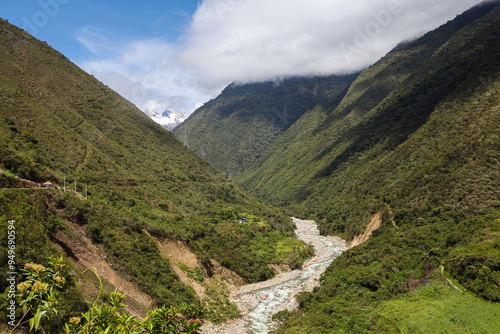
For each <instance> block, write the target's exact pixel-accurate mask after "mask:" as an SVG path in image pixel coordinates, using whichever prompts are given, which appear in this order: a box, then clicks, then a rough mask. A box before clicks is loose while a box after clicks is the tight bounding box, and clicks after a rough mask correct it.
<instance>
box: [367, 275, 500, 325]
mask: <svg viewBox="0 0 500 334" xmlns="http://www.w3.org/2000/svg"><path fill="white" fill-rule="evenodd" d="M376 311H377V312H378V313H379V314H380V315H381V316H383V317H384V318H385V319H386V320H387V321H388V322H390V323H392V324H397V325H396V326H397V330H398V333H471V334H472V333H484V334H487V333H491V334H495V333H498V329H499V328H500V305H499V304H496V303H492V302H487V301H484V300H482V299H479V298H473V297H470V296H468V295H464V294H463V293H460V292H458V291H456V290H455V289H453V288H452V287H449V286H445V285H442V284H432V285H430V286H421V287H419V288H418V290H417V291H414V292H412V293H409V294H406V295H402V296H400V297H399V298H398V299H396V300H391V301H388V302H384V303H382V304H381V305H380V306H379V307H378V308H377V309H376Z"/></svg>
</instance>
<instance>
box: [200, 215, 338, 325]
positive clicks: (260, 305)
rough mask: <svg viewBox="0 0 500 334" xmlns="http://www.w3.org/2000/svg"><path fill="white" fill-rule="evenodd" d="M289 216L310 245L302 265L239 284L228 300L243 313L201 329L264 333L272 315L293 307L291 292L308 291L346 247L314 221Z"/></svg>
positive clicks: (316, 284)
mask: <svg viewBox="0 0 500 334" xmlns="http://www.w3.org/2000/svg"><path fill="white" fill-rule="evenodd" d="M293 220H294V222H295V224H296V226H297V229H296V230H295V233H296V234H297V238H298V239H300V240H302V241H304V242H306V243H308V244H310V245H312V246H313V247H314V251H315V253H314V256H313V257H312V258H311V259H309V260H307V261H306V262H305V263H304V265H303V269H299V270H293V271H290V272H287V273H283V274H280V275H279V276H277V277H275V278H273V279H270V280H267V281H264V282H259V283H255V284H248V285H245V286H241V287H239V289H237V290H236V291H234V292H232V293H231V296H230V300H231V301H232V302H234V303H236V305H237V306H238V308H239V309H240V311H241V314H242V315H243V316H242V317H241V318H240V319H236V320H233V321H230V322H228V323H227V324H223V325H220V326H216V325H213V324H210V325H207V326H204V327H202V333H205V334H212V333H220V334H226V333H227V334H235V333H238V334H240V333H254V334H261V333H268V332H269V331H270V330H272V329H273V328H274V327H275V326H276V323H273V322H272V321H271V319H272V316H273V315H274V314H276V313H278V312H279V311H282V310H290V311H291V310H293V309H296V308H297V307H298V303H297V301H296V300H295V295H296V294H297V293H299V292H302V291H312V290H313V289H314V287H315V286H318V285H319V279H320V277H321V275H322V274H323V273H324V272H325V270H326V268H327V267H328V266H329V265H330V264H331V263H332V261H333V260H335V259H336V258H337V257H338V256H339V255H340V254H341V253H342V252H343V251H344V250H346V249H347V245H346V243H345V241H344V240H342V239H340V238H338V237H329V236H327V237H325V236H322V235H320V234H319V230H318V226H317V225H316V223H315V222H314V221H312V220H301V219H297V218H293Z"/></svg>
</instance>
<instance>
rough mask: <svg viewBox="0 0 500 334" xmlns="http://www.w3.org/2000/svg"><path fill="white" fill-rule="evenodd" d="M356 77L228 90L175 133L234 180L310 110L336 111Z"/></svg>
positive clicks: (270, 83)
mask: <svg viewBox="0 0 500 334" xmlns="http://www.w3.org/2000/svg"><path fill="white" fill-rule="evenodd" d="M355 78H356V75H347V76H342V77H339V76H330V77H313V78H289V79H284V80H282V81H276V82H265V83H254V84H244V85H237V84H231V85H230V86H228V87H227V88H226V89H225V90H224V91H223V92H222V93H221V94H220V95H219V96H218V97H217V98H216V99H215V100H212V101H210V102H208V103H207V104H205V105H204V106H203V107H201V108H199V109H198V110H196V111H195V112H194V113H193V114H192V115H191V116H190V117H189V118H188V119H187V120H186V121H185V122H184V123H182V124H181V125H180V126H178V127H177V128H175V129H174V134H175V135H176V136H177V137H178V138H179V139H180V140H181V141H184V140H185V139H187V140H188V144H189V148H190V149H192V150H193V151H194V152H196V153H197V154H198V155H199V156H201V157H202V158H203V159H205V160H206V161H208V162H209V163H210V164H211V165H212V166H214V167H215V168H216V169H217V170H219V171H220V172H222V173H225V174H226V176H227V177H228V178H230V179H231V178H232V177H234V176H235V175H238V174H239V173H240V172H242V171H244V170H246V169H247V168H248V167H249V166H250V165H251V164H252V163H253V162H254V161H255V160H256V159H258V158H259V157H260V155H261V154H262V153H263V152H265V151H266V150H267V148H268V147H269V146H270V145H271V144H272V143H273V142H274V140H275V139H276V137H278V136H279V135H280V134H281V133H283V132H284V131H285V130H287V129H288V128H289V127H290V126H291V125H292V124H293V123H295V121H297V119H299V118H300V117H301V116H302V115H303V114H304V113H305V112H306V111H308V110H310V109H312V108H314V107H315V106H317V105H319V104H323V103H328V105H329V107H330V108H332V107H334V106H335V104H336V103H338V102H339V101H340V100H341V99H342V97H343V96H344V95H345V93H346V92H347V88H348V87H349V85H350V84H351V82H352V81H353V80H354V79H355Z"/></svg>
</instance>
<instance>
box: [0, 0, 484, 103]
mask: <svg viewBox="0 0 500 334" xmlns="http://www.w3.org/2000/svg"><path fill="white" fill-rule="evenodd" d="M479 2H480V1H479V0H439V1H436V0H199V1H198V0H141V1H139V0H136V1H132V0H121V1H117V0H100V1H97V0H2V1H1V2H0V17H2V18H3V19H7V20H9V22H10V23H12V24H14V25H16V26H18V27H20V28H23V29H25V30H27V31H28V32H29V33H31V34H32V35H34V36H35V37H36V38H38V39H40V40H42V41H46V42H47V43H48V44H49V45H51V46H52V47H54V48H55V49H57V50H58V51H60V52H62V53H63V54H64V55H66V57H68V58H69V59H70V60H71V61H73V62H74V63H76V64H77V65H78V66H80V67H81V68H82V69H84V70H85V71H87V72H89V73H91V74H93V75H94V76H95V77H97V78H98V79H99V80H101V81H102V82H104V83H105V84H106V85H108V86H110V87H111V88H113V89H114V90H116V91H117V92H118V93H120V94H121V95H122V96H124V97H125V98H127V99H129V100H130V101H132V102H133V103H135V104H136V105H137V106H138V107H139V108H141V109H143V110H145V109H154V110H156V111H160V112H161V111H163V110H164V109H165V108H170V109H172V110H174V111H180V112H186V113H190V112H192V111H193V110H194V109H195V108H196V107H199V106H200V105H202V104H203V103H204V102H206V101H208V100H209V99H212V98H214V97H216V96H217V95H218V94H219V93H220V92H221V90H222V89H223V88H224V87H225V86H226V85H228V84H229V83H231V82H241V83H244V82H257V81H263V80H280V79H282V78H285V77H288V76H296V75H302V76H310V75H329V74H344V73H349V72H353V71H357V70H361V69H363V68H366V67H367V66H369V65H371V64H373V63H374V62H376V61H377V60H378V59H380V58H381V57H383V56H384V55H385V54H386V53H387V52H388V51H390V50H391V49H392V48H394V46H395V45H397V44H398V43H399V42H401V41H407V40H412V39H415V38H418V37H419V36H421V35H423V34H424V33H425V32H427V31H430V30H432V29H434V28H436V27H438V26H439V25H441V24H443V23H445V22H446V21H448V20H450V19H453V18H454V17H455V16H456V15H458V14H460V13H462V12H463V11H465V10H467V9H468V8H470V7H472V6H473V5H475V4H477V3H479Z"/></svg>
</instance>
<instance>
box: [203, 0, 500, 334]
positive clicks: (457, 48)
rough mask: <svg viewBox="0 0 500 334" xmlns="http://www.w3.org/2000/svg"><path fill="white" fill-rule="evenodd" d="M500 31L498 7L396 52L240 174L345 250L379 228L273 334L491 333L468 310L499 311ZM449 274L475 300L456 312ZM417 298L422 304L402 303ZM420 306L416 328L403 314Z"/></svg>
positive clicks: (491, 323) (477, 11) (490, 323)
mask: <svg viewBox="0 0 500 334" xmlns="http://www.w3.org/2000/svg"><path fill="white" fill-rule="evenodd" d="M499 34H500V8H499V1H488V2H485V3H483V4H481V5H479V6H476V7H474V8H472V9H471V10H469V11H467V12H465V13H464V14H462V15H460V16H458V17H457V18H456V19H454V20H453V21H450V22H448V23H447V24H445V25H443V26H442V27H440V28H438V29H436V30H434V31H432V32H429V33H427V34H426V35H425V36H423V37H422V38H420V39H418V40H416V41H414V42H411V43H406V44H404V45H401V46H398V47H397V48H396V49H394V50H393V51H392V52H390V53H389V54H388V55H387V56H385V57H384V58H382V59H381V60H380V61H379V62H377V63H376V64H374V65H373V66H372V67H370V68H369V69H367V70H365V71H364V72H362V73H361V74H360V75H359V76H358V77H357V79H356V80H355V81H354V82H353V83H352V84H351V85H350V87H349V89H348V91H347V93H346V94H345V96H344V97H343V98H342V100H341V101H340V102H339V103H334V104H333V106H332V105H330V106H329V105H328V104H322V105H318V106H316V107H315V108H311V109H310V110H308V111H307V112H306V113H304V114H303V115H302V116H301V117H300V118H299V119H298V120H297V121H296V122H295V123H293V124H292V125H291V126H290V127H289V128H288V129H287V130H286V131H284V132H283V133H281V134H280V135H279V136H277V137H276V139H275V140H274V142H273V144H272V145H270V146H269V147H268V148H267V149H266V150H265V151H263V152H262V153H261V154H260V157H259V158H258V159H256V160H255V162H254V163H253V164H251V165H249V167H247V168H246V169H245V170H243V171H242V172H241V173H239V174H238V175H236V177H235V178H234V182H235V183H238V184H240V185H242V187H243V188H244V189H247V190H248V191H250V192H252V193H254V194H255V195H257V196H258V197H259V198H261V199H262V200H264V201H266V202H270V203H273V204H276V205H280V206H282V207H284V208H287V209H288V210H289V211H290V212H291V213H293V214H295V215H301V216H303V217H311V218H314V219H316V220H317V221H318V223H319V224H320V228H321V231H322V233H324V234H336V235H342V236H344V237H345V238H347V239H348V240H353V239H355V237H356V236H358V235H360V234H361V233H362V232H364V231H365V228H366V227H367V225H368V224H369V223H370V221H371V220H372V219H373V217H374V216H375V215H376V214H377V213H380V215H381V217H382V219H381V227H380V228H379V229H378V230H376V231H374V232H373V234H372V237H371V238H370V239H369V240H368V241H367V242H366V243H364V244H361V245H359V246H357V247H355V248H353V249H351V250H349V251H347V252H346V253H344V254H343V255H342V256H341V257H340V258H339V259H337V260H336V261H335V262H334V263H333V264H332V266H331V267H330V268H329V269H328V271H327V272H326V273H325V275H324V276H323V277H322V280H321V281H322V283H321V286H320V287H319V288H316V289H315V291H314V292H313V293H303V294H301V295H300V296H299V297H298V299H299V302H300V305H301V308H300V310H299V311H297V312H291V313H287V312H284V313H282V314H280V315H279V316H278V318H279V319H280V320H283V321H284V323H283V325H282V327H281V329H280V330H278V332H279V333H287V334H288V333H305V332H307V333H365V332H366V333H369V332H380V333H385V332H388V333H392V332H394V333H398V332H429V328H431V332H432V331H434V332H455V331H457V330H463V331H464V332H478V331H483V332H486V333H494V332H495V329H496V328H498V325H499V324H498V321H496V320H495V319H496V318H495V317H492V318H488V319H486V318H481V317H480V315H479V313H473V312H470V310H469V309H466V308H470V307H478V308H479V309H483V308H485V307H487V306H485V305H487V304H485V303H484V301H482V300H480V299H479V298H481V299H484V300H487V301H491V302H494V304H491V309H492V310H493V311H492V312H494V313H495V314H498V309H499V306H498V304H497V303H498V302H499V301H500V280H499V277H500V260H499V259H500V190H499V189H500V164H499V161H500V138H499V134H500V94H499V88H500V40H499V39H498V36H499ZM215 101H217V99H216V100H215ZM244 126H245V124H244V123H243V124H241V125H240V127H244ZM235 131H238V129H236V130H235ZM206 136H210V134H208V135H206ZM211 145H212V146H213V147H218V146H223V145H225V144H224V143H220V142H219V141H215V142H213V143H212V144H211ZM377 216H378V215H377ZM441 266H443V268H444V270H445V271H444V274H442V272H441V270H440V268H441ZM444 277H448V278H451V279H452V280H453V281H454V282H455V284H456V285H458V286H459V288H460V289H461V290H462V291H463V290H464V289H466V290H467V292H468V295H467V296H468V297H464V298H469V297H472V298H471V300H470V303H469V302H467V303H462V304H460V302H457V303H459V304H458V305H452V304H451V303H450V300H458V299H459V297H458V296H457V295H456V294H453V293H450V291H448V289H449V288H446V287H444V284H445V283H446V281H445V279H444ZM425 285H429V289H428V290H425V291H424V289H423V288H421V287H422V286H425ZM413 296H415V298H418V299H419V300H421V301H422V303H420V304H419V305H418V307H417V306H415V307H413V306H412V305H409V304H407V303H408V301H409V300H412V298H414V297H413ZM474 297H479V298H474ZM400 300H406V302H404V303H406V304H405V305H406V306H407V307H398V306H397V305H398V303H399V301H400ZM467 305H468V306H467ZM470 305H475V306H470ZM416 308H418V309H419V312H421V314H422V317H423V318H422V319H418V317H410V315H411V313H412V312H413V310H414V309H416ZM438 311H439V312H442V313H438ZM432 314H442V315H443V316H446V317H448V316H449V317H450V318H449V319H439V318H438V317H432V316H430V315H432ZM486 322H487V323H486ZM437 324H440V325H439V326H443V327H436V326H438V325H437ZM457 326H458V327H457ZM457 328H459V329H457Z"/></svg>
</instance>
